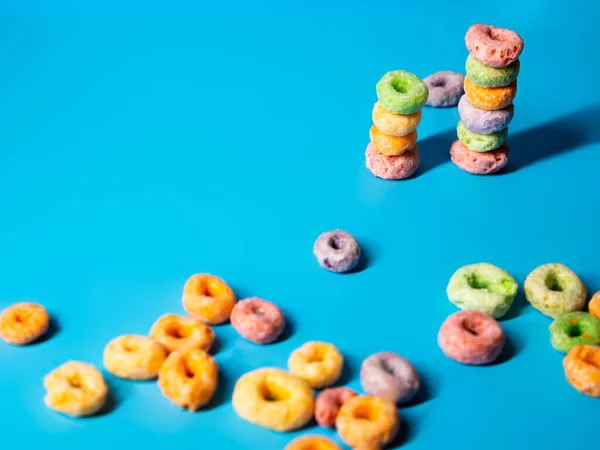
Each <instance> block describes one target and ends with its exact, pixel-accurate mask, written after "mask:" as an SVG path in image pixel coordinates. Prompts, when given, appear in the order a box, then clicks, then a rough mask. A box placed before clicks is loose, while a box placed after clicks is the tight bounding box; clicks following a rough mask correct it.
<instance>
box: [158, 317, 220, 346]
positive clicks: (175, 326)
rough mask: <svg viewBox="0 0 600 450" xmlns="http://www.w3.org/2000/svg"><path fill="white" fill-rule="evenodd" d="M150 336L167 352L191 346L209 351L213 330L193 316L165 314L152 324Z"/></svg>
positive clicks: (212, 339)
mask: <svg viewBox="0 0 600 450" xmlns="http://www.w3.org/2000/svg"><path fill="white" fill-rule="evenodd" d="M150 337H152V338H153V339H155V340H156V341H158V342H159V343H160V344H161V345H162V346H163V347H164V348H165V349H166V350H167V352H174V351H183V350H188V349H192V348H197V349H199V350H204V351H209V350H210V348H211V346H212V344H213V342H214V340H215V332H214V331H213V329H212V328H211V327H209V326H208V325H205V324H204V323H203V322H200V321H199V320H196V319H194V318H193V317H184V316H178V315H177V314H165V315H164V316H161V317H160V318H159V319H158V320H157V321H156V322H154V325H152V328H151V329H150Z"/></svg>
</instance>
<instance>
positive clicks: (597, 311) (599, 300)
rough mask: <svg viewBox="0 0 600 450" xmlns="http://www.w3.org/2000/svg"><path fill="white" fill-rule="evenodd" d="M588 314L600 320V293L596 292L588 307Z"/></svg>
mask: <svg viewBox="0 0 600 450" xmlns="http://www.w3.org/2000/svg"><path fill="white" fill-rule="evenodd" d="M588 312H589V313H590V314H591V315H592V316H595V317H597V318H598V319H600V292H596V293H595V294H594V295H593V296H592V299H591V300H590V303H589V305H588Z"/></svg>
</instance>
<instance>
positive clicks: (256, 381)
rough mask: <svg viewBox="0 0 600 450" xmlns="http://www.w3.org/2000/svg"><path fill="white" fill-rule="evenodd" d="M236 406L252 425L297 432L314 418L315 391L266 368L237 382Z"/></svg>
mask: <svg viewBox="0 0 600 450" xmlns="http://www.w3.org/2000/svg"><path fill="white" fill-rule="evenodd" d="M232 403H233V409H234V410H235V412H236V413H237V415H238V416H240V417H241V418H242V419H244V420H246V421H248V422H250V423H253V424H255V425H259V426H261V427H264V428H268V429H271V430H274V431H293V430H297V429H298V428H302V427H303V426H304V425H306V424H307V423H308V422H309V421H310V419H312V417H313V406H314V392H313V390H312V389H311V388H310V386H309V385H308V383H306V381H304V380H301V379H300V378H298V377H296V376H294V375H290V374H289V373H286V372H284V371H283V370H280V369H271V368H263V369H257V370H253V371H251V372H248V373H246V374H244V375H242V376H241V377H240V378H239V379H238V380H237V382H236V383H235V387H234V388H233V397H232Z"/></svg>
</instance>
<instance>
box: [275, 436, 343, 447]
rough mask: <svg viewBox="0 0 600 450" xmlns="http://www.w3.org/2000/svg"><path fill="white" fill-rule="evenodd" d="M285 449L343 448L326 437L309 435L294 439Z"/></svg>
mask: <svg viewBox="0 0 600 450" xmlns="http://www.w3.org/2000/svg"><path fill="white" fill-rule="evenodd" d="M285 450H342V448H341V447H340V446H339V445H337V444H336V443H335V442H333V441H332V440H330V439H327V438H326V437H323V436H311V435H307V436H300V437H299V438H296V439H294V440H293V441H292V442H290V443H289V444H288V445H287V446H286V447H285Z"/></svg>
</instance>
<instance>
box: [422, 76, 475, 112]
mask: <svg viewBox="0 0 600 450" xmlns="http://www.w3.org/2000/svg"><path fill="white" fill-rule="evenodd" d="M423 82H424V83H425V84H426V85H427V88H428V89H429V97H428V99H427V103H426V105H427V106H433V107H436V108H437V107H446V106H456V104H457V103H458V100H459V99H460V97H461V95H463V94H464V93H465V89H464V83H465V76H464V75H463V74H462V73H458V72H452V71H449V70H445V71H442V72H436V73H434V74H432V75H429V76H428V77H425V78H424V79H423Z"/></svg>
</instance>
